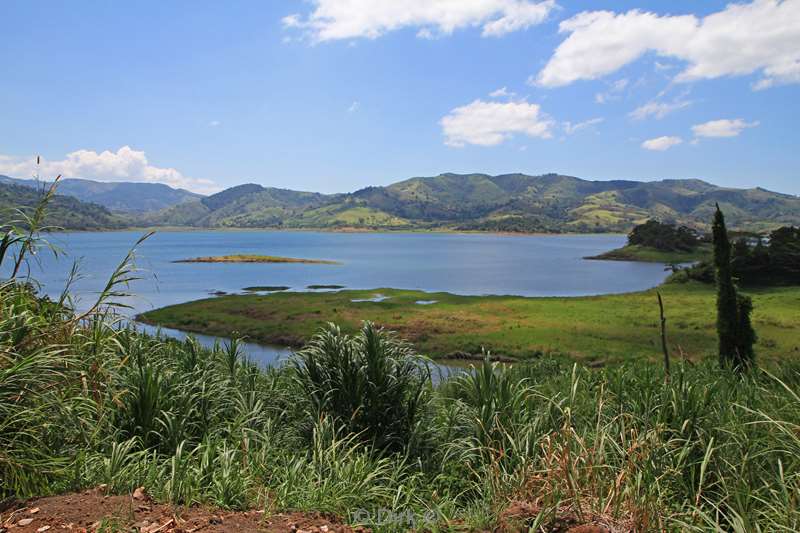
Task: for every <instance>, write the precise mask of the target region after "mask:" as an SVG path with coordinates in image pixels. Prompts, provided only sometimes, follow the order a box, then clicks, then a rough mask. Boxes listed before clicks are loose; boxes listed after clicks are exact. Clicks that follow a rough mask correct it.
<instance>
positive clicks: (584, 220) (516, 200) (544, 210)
mask: <svg viewBox="0 0 800 533" xmlns="http://www.w3.org/2000/svg"><path fill="white" fill-rule="evenodd" d="M715 203H719V204H720V206H721V207H722V208H723V210H724V211H725V213H726V217H727V218H728V219H729V220H730V224H731V226H732V227H734V228H737V229H749V230H757V231H760V230H767V229H770V228H773V227H777V226H781V225H787V224H800V198H798V197H796V196H791V195H786V194H779V193H774V192H770V191H766V190H764V189H760V188H757V189H730V188H723V187H717V186H715V185H712V184H710V183H706V182H704V181H700V180H663V181H657V182H637V181H624V180H614V181H589V180H583V179H580V178H575V177H572V176H562V175H558V174H545V175H541V176H529V175H525V174H505V175H500V176H489V175H487V174H466V175H460V174H442V175H440V176H436V177H429V178H424V177H417V178H411V179H408V180H405V181H401V182H398V183H395V184H392V185H389V186H386V187H367V188H364V189H361V190H358V191H356V192H353V193H349V194H336V195H323V194H316V193H307V192H297V191H288V190H284V189H273V188H265V187H261V186H260V185H254V184H249V185H240V186H237V187H233V188H231V189H228V190H225V191H222V192H221V193H218V194H215V195H213V196H210V197H208V198H203V199H201V200H197V201H194V202H186V203H183V204H180V205H177V206H174V207H171V208H169V209H167V210H163V211H161V212H159V213H156V214H153V215H150V216H149V217H148V218H147V220H148V222H149V223H151V224H155V225H159V224H163V225H193V226H200V227H283V228H356V229H408V228H418V229H452V230H475V231H514V232H540V231H541V232H595V231H596V232H608V231H628V230H630V229H631V228H632V227H633V226H634V225H636V224H640V223H642V222H644V221H646V220H649V219H658V220H662V221H665V222H673V223H677V224H684V225H688V226H691V227H695V228H697V229H707V224H708V221H709V220H710V219H711V215H712V213H713V209H714V205H715Z"/></svg>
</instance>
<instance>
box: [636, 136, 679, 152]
mask: <svg viewBox="0 0 800 533" xmlns="http://www.w3.org/2000/svg"><path fill="white" fill-rule="evenodd" d="M682 142H683V139H681V138H680V137H668V136H664V137H656V138H655V139H648V140H646V141H645V142H643V143H642V148H644V149H645V150H655V151H657V152H663V151H664V150H669V149H670V148H672V147H673V146H676V145H678V144H681V143H682Z"/></svg>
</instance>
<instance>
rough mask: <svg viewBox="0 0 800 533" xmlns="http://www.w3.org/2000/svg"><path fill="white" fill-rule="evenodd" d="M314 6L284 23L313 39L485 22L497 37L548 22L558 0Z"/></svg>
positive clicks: (370, 1) (407, 0)
mask: <svg viewBox="0 0 800 533" xmlns="http://www.w3.org/2000/svg"><path fill="white" fill-rule="evenodd" d="M311 1H312V4H313V5H314V8H313V11H312V12H311V13H310V14H309V15H308V16H306V17H303V16H301V15H299V14H293V15H289V16H287V17H284V18H283V20H282V22H283V25H284V27H286V28H295V29H301V30H303V31H305V32H307V33H308V36H309V37H310V38H311V39H312V40H313V41H315V42H322V41H332V40H337V39H355V38H368V39H376V38H378V37H380V36H381V35H384V34H386V33H388V32H391V31H395V30H399V29H402V28H418V33H417V35H418V36H419V37H423V38H432V37H434V36H435V35H437V34H438V35H442V34H444V35H449V34H451V33H453V32H454V31H455V30H458V29H463V28H469V27H481V28H482V35H483V36H484V37H498V36H501V35H505V34H507V33H510V32H513V31H519V30H524V29H526V28H529V27H530V26H534V25H536V24H540V23H542V22H544V20H545V19H546V18H547V15H548V14H549V13H550V12H551V11H552V10H553V9H555V8H556V3H555V0H539V1H534V0H346V1H342V0H311Z"/></svg>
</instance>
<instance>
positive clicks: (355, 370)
mask: <svg viewBox="0 0 800 533" xmlns="http://www.w3.org/2000/svg"><path fill="white" fill-rule="evenodd" d="M293 364H294V368H295V370H296V376H297V378H296V379H297V383H298V384H299V385H300V389H301V391H302V397H303V399H304V400H305V401H307V402H308V416H309V419H310V421H311V422H313V421H315V420H317V419H319V418H322V417H326V416H327V417H331V418H332V419H333V420H334V421H335V422H336V424H337V425H339V426H340V427H341V428H342V429H343V430H344V431H345V432H346V433H358V434H359V435H361V437H362V438H363V439H364V440H366V441H369V442H372V443H373V444H374V446H376V447H377V448H379V449H384V450H387V451H400V450H402V449H404V448H405V447H406V446H407V445H408V444H409V443H410V442H412V441H413V440H414V438H415V435H416V434H417V433H418V431H420V428H419V427H418V425H419V423H420V421H421V417H422V413H423V411H424V409H425V406H426V402H427V400H428V394H427V390H428V387H427V385H428V383H429V381H430V370H429V369H428V367H427V365H426V360H425V359H423V358H422V357H420V356H419V355H417V354H416V353H415V352H414V351H413V349H412V348H411V347H410V345H408V344H407V343H405V342H403V341H400V340H399V339H397V338H396V337H395V336H394V335H393V334H391V333H388V332H386V331H384V330H382V329H380V328H377V327H376V326H375V325H373V324H372V323H370V322H366V323H365V324H364V326H363V328H362V329H361V331H359V332H358V333H357V334H355V335H352V336H351V335H346V334H343V333H342V332H341V330H340V329H339V328H338V327H337V326H335V325H329V326H328V328H327V329H324V330H323V331H321V332H319V333H317V334H316V335H315V336H314V337H313V338H312V339H311V341H310V342H309V343H308V345H307V347H306V348H304V349H303V350H301V351H299V352H297V354H296V355H295V359H294V361H293Z"/></svg>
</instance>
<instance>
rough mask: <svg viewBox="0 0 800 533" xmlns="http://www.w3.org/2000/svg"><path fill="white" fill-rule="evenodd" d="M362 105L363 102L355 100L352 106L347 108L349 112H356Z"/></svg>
mask: <svg viewBox="0 0 800 533" xmlns="http://www.w3.org/2000/svg"><path fill="white" fill-rule="evenodd" d="M360 107H361V103H360V102H359V101H358V100H355V101H354V102H353V103H352V104H350V107H348V108H347V112H348V113H355V112H356V111H358V109H359V108H360Z"/></svg>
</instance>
